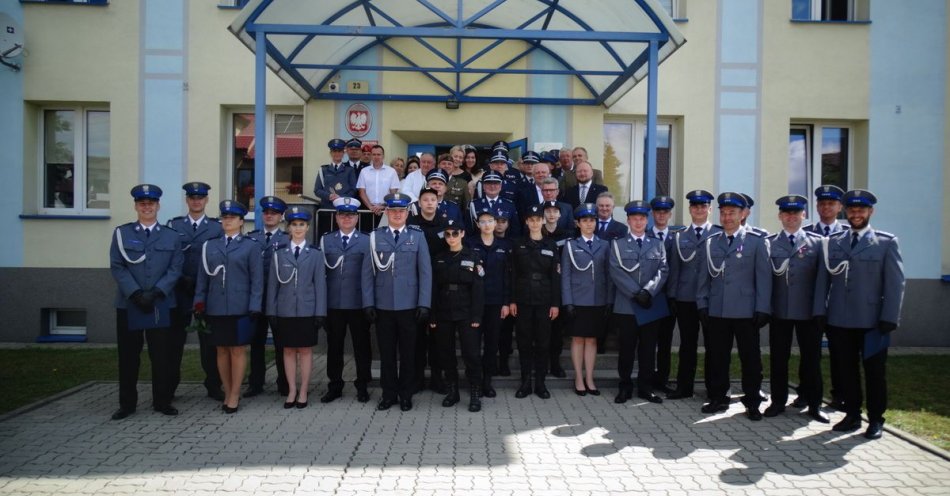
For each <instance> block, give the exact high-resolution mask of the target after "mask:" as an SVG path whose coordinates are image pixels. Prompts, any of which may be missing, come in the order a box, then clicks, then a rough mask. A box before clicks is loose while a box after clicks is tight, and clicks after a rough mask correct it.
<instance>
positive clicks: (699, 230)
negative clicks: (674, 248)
mask: <svg viewBox="0 0 950 496" xmlns="http://www.w3.org/2000/svg"><path fill="white" fill-rule="evenodd" d="M702 237H703V228H701V227H697V228H696V239H699V238H702Z"/></svg>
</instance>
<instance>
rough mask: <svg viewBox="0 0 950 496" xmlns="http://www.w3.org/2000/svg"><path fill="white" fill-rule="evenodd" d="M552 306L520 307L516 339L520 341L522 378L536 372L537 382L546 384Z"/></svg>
mask: <svg viewBox="0 0 950 496" xmlns="http://www.w3.org/2000/svg"><path fill="white" fill-rule="evenodd" d="M550 311H551V306H550V305H518V317H517V328H516V329H515V338H516V339H517V341H518V359H519V362H520V364H521V378H522V379H527V378H529V377H531V371H532V370H533V371H534V374H535V375H534V377H535V380H536V381H540V382H542V383H543V382H544V376H545V374H547V373H548V361H549V360H550V352H549V351H548V346H549V344H550V340H551V319H550V318H548V313H549V312H550Z"/></svg>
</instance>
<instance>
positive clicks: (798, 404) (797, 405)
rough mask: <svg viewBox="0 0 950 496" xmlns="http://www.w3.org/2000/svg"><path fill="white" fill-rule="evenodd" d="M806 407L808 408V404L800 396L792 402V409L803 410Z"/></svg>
mask: <svg viewBox="0 0 950 496" xmlns="http://www.w3.org/2000/svg"><path fill="white" fill-rule="evenodd" d="M806 406H808V402H807V401H805V398H803V397H801V396H798V397H797V398H795V401H793V402H792V407H794V408H805V407H806Z"/></svg>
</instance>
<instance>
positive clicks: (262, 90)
mask: <svg viewBox="0 0 950 496" xmlns="http://www.w3.org/2000/svg"><path fill="white" fill-rule="evenodd" d="M254 42H255V48H256V49H255V51H254V54H255V58H254V196H255V197H260V196H263V194H264V188H265V187H266V183H265V181H264V177H265V176H264V174H265V173H266V172H265V171H266V169H265V167H266V165H267V158H266V157H267V126H266V119H267V88H266V84H267V63H266V62H267V35H266V34H265V33H258V34H257V36H256V39H255V40H254ZM228 196H230V195H228ZM263 222H264V216H263V215H261V204H260V202H254V226H255V227H256V228H257V229H261V227H262V226H263Z"/></svg>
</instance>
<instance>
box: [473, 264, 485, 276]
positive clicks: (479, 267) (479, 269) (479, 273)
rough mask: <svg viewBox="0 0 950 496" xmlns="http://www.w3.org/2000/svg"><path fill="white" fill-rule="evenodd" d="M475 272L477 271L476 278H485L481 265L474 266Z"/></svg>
mask: <svg viewBox="0 0 950 496" xmlns="http://www.w3.org/2000/svg"><path fill="white" fill-rule="evenodd" d="M475 270H476V271H478V277H485V269H483V268H482V266H481V265H476V266H475Z"/></svg>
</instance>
